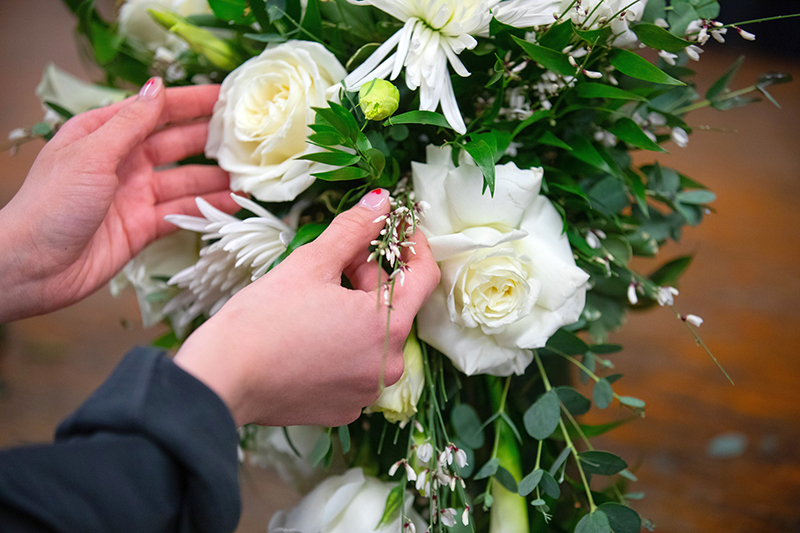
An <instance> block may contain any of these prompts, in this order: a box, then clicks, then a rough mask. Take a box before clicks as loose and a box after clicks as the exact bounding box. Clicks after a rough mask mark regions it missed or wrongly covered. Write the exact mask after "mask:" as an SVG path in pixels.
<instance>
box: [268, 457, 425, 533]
mask: <svg viewBox="0 0 800 533" xmlns="http://www.w3.org/2000/svg"><path fill="white" fill-rule="evenodd" d="M396 486H397V483H391V482H389V483H384V482H382V481H380V480H378V479H375V478H373V477H369V476H365V475H364V472H363V471H362V470H361V469H360V468H353V469H351V470H348V471H347V472H346V473H345V474H344V475H341V476H333V477H330V478H328V479H326V480H325V481H323V482H322V483H321V484H320V485H319V486H318V487H317V488H315V489H314V490H313V491H311V493H309V494H308V496H306V497H305V498H304V499H303V501H301V502H300V503H299V504H298V505H297V506H296V507H293V508H292V509H286V510H282V511H278V512H277V513H275V515H274V516H273V517H272V520H270V523H269V529H268V532H269V533H397V532H398V531H401V529H402V524H401V523H400V517H399V516H398V517H397V518H396V519H395V520H394V521H393V522H391V523H389V524H385V525H384V526H383V527H380V528H377V529H376V526H377V525H378V522H380V520H381V517H382V516H383V510H384V508H385V506H386V498H387V496H388V495H389V492H391V490H392V489H393V488H395V487H396ZM413 500H414V498H413V497H412V496H411V494H407V495H406V499H405V503H406V507H405V510H404V511H405V516H406V517H407V518H408V519H409V520H411V521H412V522H413V523H414V524H415V526H416V528H417V531H425V530H426V528H427V527H428V526H427V524H426V523H425V521H424V520H422V517H420V516H419V514H417V512H416V511H414V509H413V508H412V507H411V505H412V503H413Z"/></svg>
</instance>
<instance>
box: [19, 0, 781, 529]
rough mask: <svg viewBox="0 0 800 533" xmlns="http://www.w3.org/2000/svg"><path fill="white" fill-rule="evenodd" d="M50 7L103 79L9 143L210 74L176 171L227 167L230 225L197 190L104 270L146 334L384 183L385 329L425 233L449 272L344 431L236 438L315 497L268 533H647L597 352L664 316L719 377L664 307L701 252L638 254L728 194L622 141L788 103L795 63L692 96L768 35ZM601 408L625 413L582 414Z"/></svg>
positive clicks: (656, 10) (344, 9) (340, 8)
mask: <svg viewBox="0 0 800 533" xmlns="http://www.w3.org/2000/svg"><path fill="white" fill-rule="evenodd" d="M65 3H66V4H67V5H68V6H69V8H70V9H71V10H72V11H73V12H74V13H75V15H76V16H77V18H78V31H79V34H80V35H81V36H82V41H81V42H82V43H83V45H84V46H85V49H86V52H87V53H88V54H90V55H91V56H92V57H93V59H94V60H95V61H96V62H97V63H98V64H99V65H100V66H101V67H102V68H103V70H104V72H105V74H106V79H105V80H104V84H103V86H91V85H86V84H83V83H82V82H79V81H78V80H76V79H74V78H72V77H71V76H69V75H68V74H66V73H63V72H61V71H59V70H58V69H56V68H54V67H49V68H48V70H47V71H46V72H45V76H44V79H43V81H42V83H41V85H40V86H39V88H38V94H39V95H40V97H41V98H42V101H43V103H44V105H45V106H46V109H47V115H46V117H45V120H44V121H43V122H42V123H40V124H36V125H35V126H34V127H33V128H30V129H27V130H26V129H20V130H15V131H14V132H12V135H11V141H12V144H14V145H16V144H19V143H20V142H24V140H26V139H30V138H35V137H45V138H48V137H49V136H51V135H52V134H53V132H54V131H55V130H56V129H57V128H58V126H59V125H60V123H62V122H63V121H65V120H66V119H68V118H70V117H71V116H72V115H73V114H75V113H79V112H82V111H85V110H87V109H91V108H93V107H98V106H102V105H106V104H108V103H110V102H113V101H117V100H120V99H122V98H124V97H125V96H126V95H127V94H129V92H128V91H129V90H130V89H132V88H134V87H136V86H138V85H141V84H142V83H144V82H145V81H146V80H147V79H148V78H149V77H150V76H152V75H160V76H162V77H164V79H165V81H166V82H167V84H168V85H189V84H203V83H221V84H222V85H221V91H220V96H219V100H218V102H217V104H216V107H215V109H214V113H213V117H212V118H211V122H210V126H209V137H208V142H207V145H206V148H205V156H206V158H202V161H198V160H196V159H192V160H191V161H189V160H187V161H186V162H187V163H189V162H191V163H195V164H196V163H202V162H207V163H210V164H218V165H219V166H220V167H222V168H223V169H224V170H226V171H228V172H229V174H230V177H231V191H232V193H233V198H234V199H235V201H236V202H237V203H238V204H239V206H240V207H241V211H240V212H239V213H238V214H237V215H236V216H231V215H227V214H225V213H222V212H220V211H218V210H217V209H215V208H214V207H212V206H211V205H209V204H207V203H205V202H204V201H203V200H201V199H198V201H197V203H198V207H199V209H200V212H201V213H202V216H200V217H190V216H183V215H173V216H169V217H168V220H169V221H170V222H172V223H173V224H175V225H176V226H177V227H179V228H180V231H178V232H177V233H175V234H174V235H173V236H170V237H168V238H167V239H164V240H162V241H159V242H156V243H155V244H153V245H151V246H150V247H149V248H147V249H146V250H145V251H144V252H143V253H142V254H140V255H139V256H138V257H136V258H135V259H134V260H133V261H132V262H131V263H130V264H128V265H127V266H126V267H125V270H124V271H123V273H122V274H121V275H120V276H119V277H118V278H117V279H115V280H114V281H113V282H112V290H113V291H119V290H121V289H122V288H123V287H125V286H127V285H131V286H133V288H134V289H135V290H136V293H137V295H138V298H139V303H140V307H141V311H142V318H143V322H144V324H145V326H151V325H154V324H157V323H160V322H164V323H165V324H167V325H168V326H169V328H170V331H169V333H168V334H166V335H164V336H163V337H161V338H159V339H157V340H156V341H155V344H156V345H159V346H163V347H166V348H174V347H177V346H178V345H180V342H181V339H184V338H185V337H186V336H187V335H188V334H189V333H190V332H191V331H192V330H193V329H195V328H197V327H198V326H199V325H200V324H202V322H203V321H204V320H206V319H207V318H208V317H209V316H212V315H213V314H214V313H215V312H216V311H218V310H219V309H220V308H221V307H222V306H223V305H224V304H225V302H226V301H227V300H228V299H229V298H230V297H231V296H232V295H233V294H235V293H236V292H237V291H239V290H241V289H242V288H243V287H245V286H247V285H248V284H250V283H252V282H254V281H255V280H257V279H258V278H259V277H261V276H263V275H265V274H266V273H268V272H269V271H270V269H272V268H274V267H275V266H276V265H277V264H278V263H280V262H281V261H282V260H283V259H285V258H286V257H287V256H288V255H289V254H291V253H292V252H293V251H294V250H296V249H297V248H298V247H300V246H303V245H304V244H306V243H308V242H310V241H312V240H313V239H315V238H316V237H317V236H318V235H319V234H320V233H321V232H322V231H323V230H324V229H325V227H326V226H327V224H328V223H330V221H331V220H332V219H333V217H334V216H336V214H338V213H339V212H341V211H343V210H345V209H348V208H349V207H351V206H353V205H354V204H355V203H356V202H357V200H358V199H359V198H360V197H361V196H363V195H364V194H365V193H367V192H368V191H370V190H372V189H375V188H379V187H380V188H385V189H389V190H390V191H391V193H392V200H391V202H392V210H391V212H390V213H389V214H388V215H386V216H382V217H380V218H379V219H377V220H376V221H375V223H376V224H381V225H382V226H383V230H382V231H381V236H380V237H379V238H378V239H377V240H375V241H373V243H372V252H371V255H370V257H369V259H370V260H371V261H376V262H377V263H379V264H380V266H381V267H382V270H381V271H382V278H381V280H380V282H379V291H378V294H379V296H378V298H379V302H378V305H381V306H382V309H384V310H385V311H386V314H387V316H386V320H387V321H390V320H391V309H392V295H393V291H394V289H395V287H396V286H397V284H398V283H399V284H401V285H402V284H404V283H406V282H409V283H410V282H413V281H411V280H410V281H406V274H407V271H408V266H407V264H406V263H405V262H404V261H403V260H402V257H403V251H404V250H409V251H411V252H412V253H413V250H414V245H415V242H414V241H413V235H414V232H415V231H423V232H424V233H425V234H426V236H427V237H428V240H429V242H430V246H431V249H432V251H433V254H434V257H435V258H436V260H437V262H438V264H439V267H440V269H441V274H442V276H441V283H440V285H439V287H438V288H437V289H436V291H435V292H434V294H433V295H432V297H431V298H430V300H429V301H428V302H427V304H426V305H425V307H424V308H423V309H422V310H421V311H420V313H419V315H418V316H417V318H416V323H415V327H414V329H413V331H412V333H411V335H410V336H409V337H408V339H407V340H406V342H405V346H404V361H405V369H404V372H403V375H402V377H401V378H400V380H399V381H398V382H397V383H395V384H393V385H391V386H389V387H385V388H383V389H382V390H381V394H380V397H379V398H378V400H377V401H376V402H375V404H374V405H371V406H369V407H367V408H366V409H365V410H364V413H363V415H362V416H361V418H360V419H359V420H357V421H356V422H353V423H352V424H350V425H349V426H342V427H338V428H320V427H291V428H262V427H257V426H248V427H244V428H241V447H242V454H241V455H242V459H243V460H246V459H249V460H250V461H251V462H253V463H256V464H260V465H264V466H272V467H274V468H275V469H277V470H278V472H279V473H280V474H281V476H282V477H283V478H284V479H285V480H287V482H289V483H291V484H292V485H293V486H295V487H296V488H297V490H298V491H300V492H303V493H305V494H306V496H305V498H304V499H303V500H302V502H301V503H300V504H299V505H298V506H297V507H294V508H292V509H287V510H284V511H280V512H279V513H277V514H276V515H275V516H274V517H273V519H272V521H271V523H270V524H269V531H270V532H271V533H280V532H285V533H288V532H301V533H321V532H339V531H342V532H343V531H347V532H371V531H385V532H389V531H392V532H403V533H409V532H410V533H414V532H420V533H421V532H424V531H430V532H433V531H436V532H440V531H451V530H452V531H458V532H463V531H479V532H485V531H488V532H491V533H500V532H503V533H517V532H524V531H569V532H572V531H575V532H577V533H610V532H612V531H613V532H614V533H635V532H638V531H640V529H641V528H642V527H643V526H644V527H646V528H648V529H652V527H653V524H652V523H650V522H649V521H648V520H646V519H643V518H641V517H640V516H639V515H638V514H637V512H636V511H635V510H634V509H633V507H632V503H634V501H635V500H636V499H637V498H639V497H640V495H639V494H637V493H636V492H635V490H633V491H632V490H630V485H631V483H635V481H636V476H635V474H634V472H633V471H632V469H631V468H629V466H628V464H627V462H626V461H625V459H624V458H621V457H618V456H616V455H614V454H613V453H610V452H608V451H603V450H598V449H595V448H594V446H593V445H592V441H591V438H592V437H596V436H598V435H601V434H603V433H605V432H607V431H610V430H613V429H614V428H616V427H618V426H620V425H621V424H625V423H628V422H630V421H632V420H634V419H636V418H637V417H640V416H644V412H645V402H644V401H643V400H642V399H639V398H634V397H631V396H628V395H626V394H625V382H624V381H622V380H621V378H622V374H619V373H616V372H615V369H614V364H613V357H614V354H615V353H617V352H619V351H620V350H621V349H622V347H621V346H618V345H614V344H608V343H607V337H608V334H609V332H611V331H614V330H616V329H618V328H620V327H622V326H623V324H624V323H625V317H626V314H627V313H628V311H629V310H630V309H631V308H633V309H645V308H649V307H653V306H662V307H665V308H667V309H668V310H671V312H672V313H673V315H674V316H675V317H676V318H677V319H678V320H680V321H682V322H683V323H685V326H686V328H687V331H688V334H689V335H692V336H694V338H695V339H696V341H697V343H698V345H699V346H701V347H702V348H703V349H704V350H705V351H706V352H707V353H708V355H709V356H710V357H711V358H712V360H713V361H714V362H717V360H716V359H715V358H714V356H713V355H712V354H711V352H710V351H709V350H708V348H707V347H706V346H705V344H704V343H703V341H702V340H701V339H700V337H699V335H698V333H697V330H698V328H699V327H700V326H701V324H702V323H703V320H702V319H701V318H700V317H698V316H696V315H693V314H690V313H686V312H684V311H683V310H678V308H677V305H676V297H677V296H678V294H679V293H678V290H677V289H676V286H677V284H678V280H679V278H680V276H681V274H682V273H683V272H684V271H685V269H686V268H687V267H688V266H689V264H690V262H691V259H692V258H691V257H690V256H686V257H677V258H672V259H670V260H668V261H666V262H664V261H662V262H660V263H659V265H658V266H655V267H653V268H652V269H651V272H650V273H641V272H638V271H636V270H633V269H632V268H631V267H630V263H631V259H632V258H633V257H634V256H642V257H650V258H655V257H656V256H657V255H658V252H659V249H660V248H661V247H662V246H664V245H665V244H666V243H667V242H669V241H670V240H673V241H677V240H679V239H680V237H681V232H682V230H683V228H684V227H686V226H697V225H698V224H700V223H701V222H702V220H703V218H704V217H706V216H707V215H709V214H711V213H712V208H711V207H709V206H710V204H712V203H713V201H714V199H715V196H714V193H713V192H711V191H709V190H708V189H707V188H706V187H704V186H703V185H702V184H701V183H699V182H698V181H695V180H694V179H692V178H691V177H689V176H686V175H683V174H681V173H679V172H678V171H676V170H674V169H671V168H668V167H665V166H661V165H659V164H658V163H653V164H648V165H644V166H636V165H634V164H633V163H632V159H631V152H633V151H637V150H645V151H652V152H664V151H666V149H665V145H666V146H679V147H685V146H686V145H687V143H688V142H689V136H690V134H691V133H692V128H691V127H690V125H689V124H688V123H687V121H686V120H687V118H686V117H687V114H688V113H690V112H691V111H692V110H696V109H699V108H703V107H709V106H710V107H713V108H715V109H718V110H720V111H724V110H728V109H732V108H735V107H739V106H742V105H745V104H749V103H751V102H754V101H756V100H758V99H759V97H764V98H766V99H768V100H770V101H771V102H773V103H775V104H776V105H777V102H775V100H774V99H773V97H772V96H771V95H770V93H769V92H768V89H769V88H770V86H771V85H774V84H778V83H784V82H787V81H790V78H789V76H788V75H785V74H775V73H773V74H765V75H763V76H761V77H760V78H759V79H758V80H756V81H755V82H754V83H753V84H752V85H750V86H748V87H746V88H742V89H737V90H732V87H733V86H734V84H735V76H736V73H737V70H738V69H739V67H740V66H741V64H742V61H743V59H739V60H738V61H736V62H735V63H734V64H733V65H731V67H730V68H729V69H728V70H727V71H726V72H724V73H722V75H721V76H720V77H719V79H718V81H717V82H716V83H714V84H713V85H712V86H711V87H710V88H707V90H706V91H705V93H704V94H702V95H701V94H700V93H699V92H698V88H697V87H695V86H694V84H693V83H692V82H691V78H692V75H693V71H692V70H691V67H692V66H693V65H695V64H696V63H697V61H699V60H700V54H701V53H702V52H703V45H704V44H706V42H707V41H708V40H709V39H715V40H717V41H720V42H724V41H725V39H726V38H730V37H732V36H736V38H743V39H746V40H753V39H754V38H755V37H754V35H753V34H751V33H749V32H748V31H746V30H745V29H743V28H742V27H741V26H743V25H745V24H748V23H752V22H760V21H748V22H746V23H740V24H725V23H722V22H719V21H717V18H718V16H719V11H720V9H719V5H718V3H717V2H716V1H714V0H710V1H709V0H703V1H700V0H462V1H456V0H327V1H326V0H126V1H125V2H123V3H122V5H121V7H120V9H119V15H118V20H116V21H108V20H104V19H103V18H102V17H101V16H100V15H99V14H98V12H97V11H96V10H95V9H94V7H93V3H92V2H91V1H82V0H65ZM737 34H738V35H737ZM343 283H345V284H346V283H347V280H346V279H344V280H343ZM265 305H268V302H266V303H265ZM717 364H719V363H717ZM720 370H721V371H722V372H724V369H722V366H720ZM573 376H574V378H575V379H573ZM726 376H727V374H726ZM614 404H616V405H618V406H620V407H621V408H622V409H624V410H627V411H628V412H629V416H626V417H624V418H617V419H615V420H613V421H610V422H608V423H605V424H600V425H588V424H584V423H581V421H580V417H581V415H583V414H585V413H587V412H588V411H589V410H590V409H592V408H593V407H594V408H597V409H601V410H602V409H607V408H609V407H610V406H611V405H614Z"/></svg>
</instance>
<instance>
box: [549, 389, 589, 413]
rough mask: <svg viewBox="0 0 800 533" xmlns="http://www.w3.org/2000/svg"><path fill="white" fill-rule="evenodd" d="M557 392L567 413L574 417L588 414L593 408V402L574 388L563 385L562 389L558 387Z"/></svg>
mask: <svg viewBox="0 0 800 533" xmlns="http://www.w3.org/2000/svg"><path fill="white" fill-rule="evenodd" d="M555 391H556V394H558V399H559V400H560V401H561V403H563V404H564V407H566V409H567V411H569V412H570V413H571V414H573V415H576V416H577V415H582V414H586V413H588V412H589V409H591V408H592V402H590V401H589V399H588V398H587V397H586V396H584V395H583V394H581V393H580V392H578V391H577V389H574V388H573V387H567V386H566V385H562V386H561V387H556V388H555Z"/></svg>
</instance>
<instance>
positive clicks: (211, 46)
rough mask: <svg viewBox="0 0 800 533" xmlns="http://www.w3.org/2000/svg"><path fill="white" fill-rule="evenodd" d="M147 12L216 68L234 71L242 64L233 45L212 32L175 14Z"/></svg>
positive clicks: (151, 10) (150, 10) (149, 10)
mask: <svg viewBox="0 0 800 533" xmlns="http://www.w3.org/2000/svg"><path fill="white" fill-rule="evenodd" d="M147 12H148V13H150V16H151V17H153V20H155V21H156V22H158V23H159V24H161V25H162V26H163V27H165V28H166V29H168V30H169V31H170V32H171V33H174V34H175V35H177V36H178V37H180V38H181V39H183V40H184V41H186V44H188V45H189V48H191V49H192V50H193V51H194V52H196V53H198V54H200V55H203V56H205V57H206V58H207V59H208V60H209V61H211V63H212V64H213V65H214V66H216V67H219V68H221V69H224V70H233V69H235V68H236V67H238V66H239V64H240V63H241V61H240V58H239V55H238V54H237V53H236V51H235V50H234V49H233V48H232V47H231V45H229V44H228V43H227V42H225V41H223V40H222V39H220V38H219V37H217V36H216V35H214V34H213V33H211V32H210V31H208V30H205V29H203V28H200V27H197V26H195V25H194V24H191V23H190V22H189V21H187V20H186V19H184V18H183V17H180V16H178V15H175V14H174V13H169V12H166V11H156V10H154V9H148V10H147Z"/></svg>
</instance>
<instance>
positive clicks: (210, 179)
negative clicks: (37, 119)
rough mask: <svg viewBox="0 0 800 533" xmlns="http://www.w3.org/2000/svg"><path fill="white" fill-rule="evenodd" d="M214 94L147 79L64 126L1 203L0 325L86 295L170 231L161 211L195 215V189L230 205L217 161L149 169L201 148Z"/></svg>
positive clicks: (220, 204)
mask: <svg viewBox="0 0 800 533" xmlns="http://www.w3.org/2000/svg"><path fill="white" fill-rule="evenodd" d="M218 93H219V87H218V86H215V85H204V86H196V87H185V88H184V87H181V88H173V89H164V85H163V82H162V81H161V79H160V78H153V79H151V80H150V81H149V82H148V83H147V84H146V85H145V86H144V87H142V90H141V91H140V92H139V95H137V96H133V97H131V98H128V99H127V100H124V101H122V102H119V103H118V104H115V105H113V106H109V107H106V108H102V109H96V110H93V111H89V112H87V113H82V114H80V115H77V116H75V117H73V118H71V119H70V120H68V121H67V122H66V124H64V126H63V127H62V128H61V129H60V130H59V132H58V133H57V134H56V135H55V137H53V139H52V140H51V141H50V142H48V143H47V145H45V147H44V148H43V149H42V151H41V152H40V153H39V156H38V157H37V158H36V161H35V162H34V164H33V167H32V168H31V170H30V172H29V174H28V177H27V179H26V180H25V183H24V184H23V185H22V187H21V188H20V190H19V192H18V193H17V195H16V196H15V197H14V198H13V199H12V200H11V201H10V202H9V203H8V205H6V206H5V207H4V208H3V209H2V210H0V228H2V231H0V246H2V252H1V253H0V294H2V295H3V297H2V298H0V323H3V322H6V321H9V320H15V319H18V318H24V317H26V316H32V315H36V314H41V313H46V312H49V311H54V310H56V309H59V308H61V307H65V306H67V305H70V304H72V303H75V302H77V301H78V300H81V299H82V298H84V297H86V296H88V295H89V294H91V293H92V292H94V291H95V290H97V289H98V288H99V287H101V286H103V285H104V284H105V283H107V282H108V281H109V280H110V279H111V278H112V277H114V276H115V275H116V274H117V272H119V271H120V270H121V269H122V267H123V266H124V265H125V264H126V263H127V262H128V261H130V260H131V258H133V257H134V256H135V255H136V254H138V253H139V252H140V251H141V250H142V249H143V248H144V247H145V246H147V245H148V244H150V243H151V242H152V241H154V240H156V239H157V238H159V237H161V236H164V235H165V234H167V233H169V232H171V231H173V230H175V227H174V226H172V225H171V224H169V223H167V222H165V221H164V216H165V215H168V214H173V213H185V214H196V213H197V207H196V205H195V197H197V196H201V197H203V198H205V199H206V200H208V201H209V202H210V203H211V204H213V205H214V206H215V207H218V208H220V209H222V210H225V211H227V212H235V211H236V210H237V209H238V207H237V205H236V204H235V203H234V202H233V201H232V200H231V198H230V192H229V180H228V175H227V173H226V172H225V171H223V170H221V169H220V168H219V167H217V166H210V165H185V166H180V167H174V168H169V169H166V170H160V171H159V170H156V168H157V167H159V166H162V165H167V164H169V163H173V162H175V161H179V160H181V159H184V158H186V157H189V156H192V155H196V154H201V153H202V152H203V148H204V146H205V142H206V137H207V135H208V120H207V118H206V120H202V119H203V118H204V117H209V116H210V115H211V112H212V110H213V107H214V103H215V102H216V100H217V95H218ZM197 119H200V120H197ZM187 121H192V122H190V123H187ZM181 122H183V123H181ZM173 123H174V125H171V124H173Z"/></svg>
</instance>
